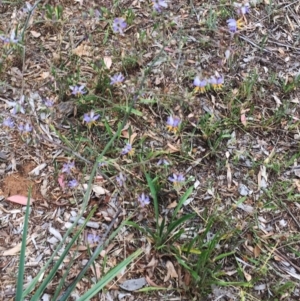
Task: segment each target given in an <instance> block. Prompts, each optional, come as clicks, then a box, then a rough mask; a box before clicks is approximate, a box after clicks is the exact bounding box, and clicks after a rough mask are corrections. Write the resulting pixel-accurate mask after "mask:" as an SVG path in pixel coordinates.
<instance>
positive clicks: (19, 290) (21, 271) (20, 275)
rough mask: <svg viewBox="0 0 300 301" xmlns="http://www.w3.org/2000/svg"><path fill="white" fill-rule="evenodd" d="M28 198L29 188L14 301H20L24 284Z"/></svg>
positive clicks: (28, 212) (28, 213) (29, 196)
mask: <svg viewBox="0 0 300 301" xmlns="http://www.w3.org/2000/svg"><path fill="white" fill-rule="evenodd" d="M30 198H31V188H30V189H29V192H28V198H27V205H26V212H25V219H24V227H23V235H22V246H21V252H20V263H19V271H18V282H17V292H16V300H22V294H23V282H24V268H25V257H26V256H25V251H26V240H27V231H28V221H29V215H30Z"/></svg>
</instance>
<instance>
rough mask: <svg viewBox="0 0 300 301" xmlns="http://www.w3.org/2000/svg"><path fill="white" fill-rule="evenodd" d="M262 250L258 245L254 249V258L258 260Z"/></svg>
mask: <svg viewBox="0 0 300 301" xmlns="http://www.w3.org/2000/svg"><path fill="white" fill-rule="evenodd" d="M260 252H261V249H260V247H259V245H256V246H255V247H254V249H253V253H254V257H255V258H257V257H258V256H259V255H260Z"/></svg>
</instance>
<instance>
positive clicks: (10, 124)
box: [2, 117, 15, 128]
mask: <svg viewBox="0 0 300 301" xmlns="http://www.w3.org/2000/svg"><path fill="white" fill-rule="evenodd" d="M2 125H3V126H5V127H7V128H13V127H14V125H15V123H14V121H13V120H12V119H11V118H10V117H8V118H6V119H4V120H3V123H2Z"/></svg>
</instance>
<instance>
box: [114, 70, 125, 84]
mask: <svg viewBox="0 0 300 301" xmlns="http://www.w3.org/2000/svg"><path fill="white" fill-rule="evenodd" d="M124 79H125V77H124V76H123V74H122V73H119V74H115V75H114V76H113V77H111V78H110V84H111V85H119V84H121V83H122V82H123V81H124Z"/></svg>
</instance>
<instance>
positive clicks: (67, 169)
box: [61, 162, 75, 175]
mask: <svg viewBox="0 0 300 301" xmlns="http://www.w3.org/2000/svg"><path fill="white" fill-rule="evenodd" d="M74 168H75V162H69V163H64V165H63V168H62V170H61V172H64V173H66V174H68V175H69V174H71V171H72V169H74Z"/></svg>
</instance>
